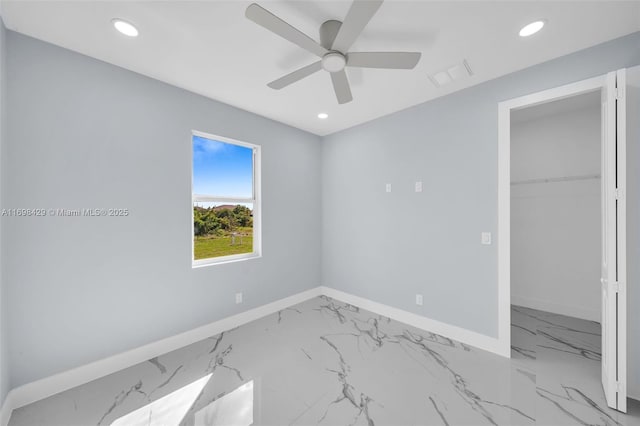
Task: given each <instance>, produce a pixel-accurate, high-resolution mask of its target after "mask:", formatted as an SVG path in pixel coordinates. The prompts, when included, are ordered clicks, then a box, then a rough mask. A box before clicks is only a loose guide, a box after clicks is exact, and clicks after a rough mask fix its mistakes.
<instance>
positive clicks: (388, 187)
mask: <svg viewBox="0 0 640 426" xmlns="http://www.w3.org/2000/svg"><path fill="white" fill-rule="evenodd" d="M386 188H387V192H391V184H390V183H388V184H387V186H386Z"/></svg>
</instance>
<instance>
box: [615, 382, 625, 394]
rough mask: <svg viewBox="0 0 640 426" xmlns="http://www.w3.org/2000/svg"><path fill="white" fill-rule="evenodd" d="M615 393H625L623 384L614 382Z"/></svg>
mask: <svg viewBox="0 0 640 426" xmlns="http://www.w3.org/2000/svg"><path fill="white" fill-rule="evenodd" d="M616 392H618V393H626V391H625V386H624V383H623V382H616Z"/></svg>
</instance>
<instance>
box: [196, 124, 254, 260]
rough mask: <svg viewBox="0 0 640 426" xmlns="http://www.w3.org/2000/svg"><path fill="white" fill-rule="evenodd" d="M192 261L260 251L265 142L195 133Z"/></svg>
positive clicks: (231, 257) (239, 256) (248, 255)
mask: <svg viewBox="0 0 640 426" xmlns="http://www.w3.org/2000/svg"><path fill="white" fill-rule="evenodd" d="M192 145H193V146H192V150H193V169H192V170H193V176H192V199H193V266H201V265H208V264H213V263H221V262H228V261H233V260H240V259H247V258H251V257H258V256H260V248H261V247H260V147H259V146H257V145H251V144H248V143H245V142H239V141H234V140H231V139H227V138H222V137H219V136H213V135H207V134H204V133H200V132H193V135H192Z"/></svg>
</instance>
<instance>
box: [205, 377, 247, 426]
mask: <svg viewBox="0 0 640 426" xmlns="http://www.w3.org/2000/svg"><path fill="white" fill-rule="evenodd" d="M194 420H195V426H222V425H225V426H250V425H251V424H253V380H251V381H250V382H248V383H246V384H244V385H242V386H240V387H239V388H238V389H236V390H234V391H233V392H231V393H228V394H226V395H225V396H223V397H220V398H218V399H216V400H215V401H213V402H212V403H211V404H209V405H207V406H206V407H204V408H203V409H201V410H199V411H198V412H196V414H195V419H194Z"/></svg>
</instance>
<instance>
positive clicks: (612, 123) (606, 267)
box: [600, 70, 627, 412]
mask: <svg viewBox="0 0 640 426" xmlns="http://www.w3.org/2000/svg"><path fill="white" fill-rule="evenodd" d="M624 82H625V71H624V70H622V71H618V72H612V73H609V74H608V75H607V84H606V87H605V88H604V89H603V91H602V159H601V161H602V191H601V198H602V262H601V266H602V274H601V277H600V282H601V284H602V313H601V314H602V386H603V388H604V393H605V396H606V399H607V405H609V407H611V408H615V409H617V410H619V411H622V412H626V411H627V389H626V382H627V380H626V379H627V378H626V371H627V364H626V361H627V359H626V346H627V345H626V336H627V331H626V330H627V316H626V303H627V298H626V276H627V274H626V203H625V196H624V195H625V189H626V139H625V134H626V128H625V127H626V120H625V114H626V108H625V105H624V96H623V93H624Z"/></svg>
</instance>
